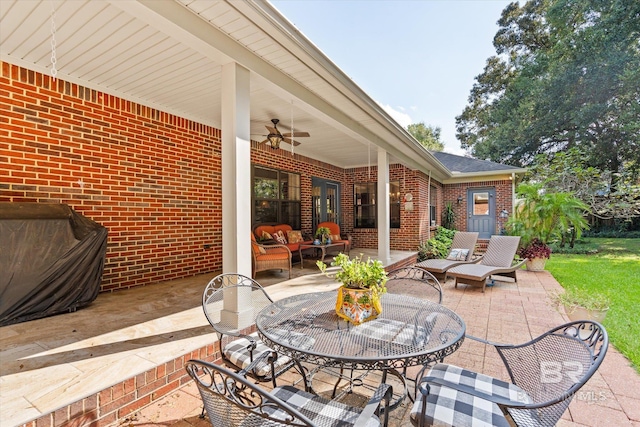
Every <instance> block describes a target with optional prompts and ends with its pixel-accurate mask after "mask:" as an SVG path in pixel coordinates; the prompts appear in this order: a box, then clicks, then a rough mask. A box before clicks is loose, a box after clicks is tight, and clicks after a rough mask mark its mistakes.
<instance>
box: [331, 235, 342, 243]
mask: <svg viewBox="0 0 640 427" xmlns="http://www.w3.org/2000/svg"><path fill="white" fill-rule="evenodd" d="M329 238H330V239H331V241H332V242H335V241H338V240H342V238H340V235H339V234H332V235H331V236H329Z"/></svg>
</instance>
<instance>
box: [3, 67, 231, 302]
mask: <svg viewBox="0 0 640 427" xmlns="http://www.w3.org/2000/svg"><path fill="white" fill-rule="evenodd" d="M1 70H2V72H1V76H0V123H2V126H1V127H0V135H1V142H0V164H1V165H2V167H1V168H0V169H1V174H2V175H1V177H0V201H4V202H38V203H66V204H69V205H70V206H72V207H73V208H74V209H76V210H77V211H79V212H81V213H83V214H84V215H86V216H88V217H90V218H92V219H93V220H95V221H96V222H98V223H100V224H102V225H104V226H106V227H107V228H108V229H109V237H108V248H107V262H106V266H105V272H104V277H103V283H102V288H101V290H102V291H105V290H112V289H117V288H127V287H131V286H135V285H142V284H146V283H153V282H157V281H163V280H168V279H173V278H178V277H185V276H190V275H194V274H198V273H203V272H209V271H214V270H217V269H219V268H220V267H221V258H222V248H221V244H220V243H219V242H220V240H221V231H220V224H221V219H222V211H221V206H220V194H221V174H220V172H221V164H220V162H221V152H220V131H219V130H218V129H214V128H211V127H209V126H205V125H202V124H198V123H194V122H191V121H188V120H185V119H182V118H180V117H177V116H174V115H171V114H167V113H164V112H160V111H158V110H154V109H151V108H148V107H145V106H142V105H139V104H136V103H133V102H129V101H124V100H122V99H119V98H115V97H113V96H109V95H107V94H104V93H101V92H97V91H95V90H90V89H87V88H83V87H81V86H78V85H75V84H71V83H67V82H64V81H62V80H59V79H58V80H56V81H53V80H52V79H51V78H50V77H49V76H47V75H42V74H39V73H35V72H33V71H28V70H26V69H23V68H19V67H17V66H13V65H10V64H7V63H1ZM204 244H211V245H212V247H211V249H208V250H205V249H204V248H203V246H204Z"/></svg>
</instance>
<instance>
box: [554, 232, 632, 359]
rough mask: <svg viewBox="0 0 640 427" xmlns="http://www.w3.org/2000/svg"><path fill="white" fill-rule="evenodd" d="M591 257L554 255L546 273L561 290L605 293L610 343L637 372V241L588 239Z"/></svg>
mask: <svg viewBox="0 0 640 427" xmlns="http://www.w3.org/2000/svg"><path fill="white" fill-rule="evenodd" d="M585 243H586V244H587V245H589V246H597V247H598V253H597V254H593V255H568V254H567V255H565V254H553V255H551V259H550V260H549V261H548V262H547V264H546V269H547V270H548V271H549V272H551V274H553V277H555V278H556V280H558V282H559V283H560V284H561V285H562V286H563V287H568V286H571V287H579V288H584V289H587V290H588V291H590V292H594V293H603V292H604V293H606V294H607V295H609V297H610V298H611V308H610V309H609V312H608V313H607V317H606V319H605V321H604V326H605V327H606V329H607V331H608V332H609V340H610V342H611V343H612V344H613V345H614V346H615V347H616V348H617V349H618V350H619V351H620V352H621V353H622V354H624V355H625V356H626V357H628V358H629V360H631V362H632V363H633V365H634V366H635V368H636V369H637V370H638V371H640V316H639V314H638V311H639V309H640V239H608V238H587V239H585Z"/></svg>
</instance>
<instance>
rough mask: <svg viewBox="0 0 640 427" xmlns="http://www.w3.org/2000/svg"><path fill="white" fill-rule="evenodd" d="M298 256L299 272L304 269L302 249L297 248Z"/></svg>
mask: <svg viewBox="0 0 640 427" xmlns="http://www.w3.org/2000/svg"><path fill="white" fill-rule="evenodd" d="M298 255H300V270H302V269H303V268H304V258H302V247H300V246H299V247H298Z"/></svg>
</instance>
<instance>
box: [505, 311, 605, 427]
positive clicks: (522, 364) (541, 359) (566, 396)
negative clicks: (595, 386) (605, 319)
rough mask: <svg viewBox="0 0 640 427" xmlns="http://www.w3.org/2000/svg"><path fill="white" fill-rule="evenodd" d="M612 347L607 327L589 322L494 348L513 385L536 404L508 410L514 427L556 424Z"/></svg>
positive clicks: (575, 323) (566, 326)
mask: <svg viewBox="0 0 640 427" xmlns="http://www.w3.org/2000/svg"><path fill="white" fill-rule="evenodd" d="M608 346H609V338H608V335H607V331H606V330H605V329H604V327H603V326H602V325H600V324H599V323H597V322H591V321H586V320H585V321H578V322H571V323H567V324H564V325H562V326H559V327H557V328H554V329H552V330H550V331H548V332H546V333H545V334H543V335H541V336H539V337H538V338H536V339H534V340H532V341H530V342H528V343H526V344H522V345H513V346H496V350H497V351H498V354H499V355H500V357H501V358H502V360H503V362H504V364H505V366H506V367H507V371H508V372H509V376H510V377H511V381H512V382H513V383H514V384H515V385H517V386H518V387H520V388H521V389H523V390H524V391H526V392H527V394H528V395H529V397H530V398H531V400H532V401H533V404H531V405H527V406H528V407H526V408H507V411H508V412H509V414H510V415H511V417H512V418H513V420H514V422H515V423H516V425H518V426H522V425H526V426H528V425H536V426H537V425H549V426H552V425H555V424H556V422H557V421H558V420H559V419H560V417H561V416H562V414H563V413H564V411H565V410H566V409H567V407H568V406H569V404H570V403H571V399H572V398H573V396H574V395H575V394H576V392H577V391H578V390H579V389H580V388H581V387H582V386H583V385H584V384H585V383H586V382H587V381H588V380H589V378H591V376H592V375H593V374H594V373H595V372H596V370H597V369H598V367H599V366H600V364H601V363H602V361H603V360H604V356H605V354H606V352H607V348H608Z"/></svg>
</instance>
